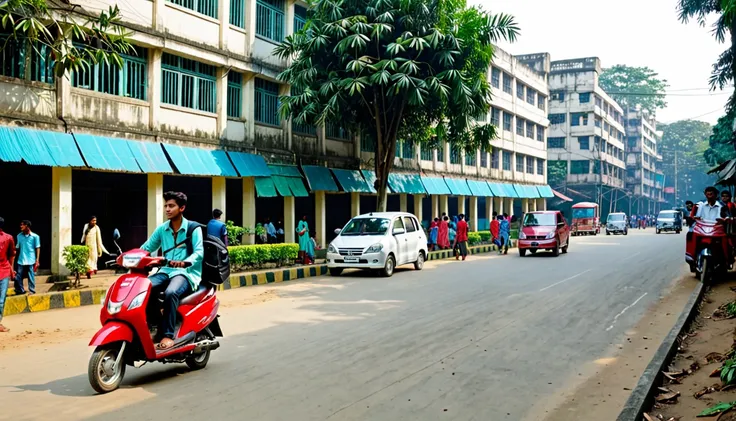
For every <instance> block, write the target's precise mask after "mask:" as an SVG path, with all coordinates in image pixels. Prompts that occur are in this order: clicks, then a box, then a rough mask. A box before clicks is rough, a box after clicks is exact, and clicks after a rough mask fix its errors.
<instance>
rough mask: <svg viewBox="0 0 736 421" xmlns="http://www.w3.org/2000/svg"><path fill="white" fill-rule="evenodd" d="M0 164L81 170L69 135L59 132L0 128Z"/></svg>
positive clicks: (80, 164)
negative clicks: (22, 162)
mask: <svg viewBox="0 0 736 421" xmlns="http://www.w3.org/2000/svg"><path fill="white" fill-rule="evenodd" d="M0 161H5V162H21V161H24V162H25V163H27V164H29V165H46V166H50V167H84V166H85V165H84V160H82V157H81V155H79V151H78V150H77V145H76V144H75V143H74V138H73V137H72V135H70V134H67V133H61V132H50V131H43V130H31V129H26V128H22V127H6V126H3V127H0Z"/></svg>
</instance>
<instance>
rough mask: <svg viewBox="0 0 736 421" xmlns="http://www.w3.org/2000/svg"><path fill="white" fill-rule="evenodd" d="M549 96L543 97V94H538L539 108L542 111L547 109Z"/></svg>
mask: <svg viewBox="0 0 736 421" xmlns="http://www.w3.org/2000/svg"><path fill="white" fill-rule="evenodd" d="M546 103H547V98H545V97H543V96H542V95H541V94H537V108H539V109H540V110H542V111H546V109H547V104H546Z"/></svg>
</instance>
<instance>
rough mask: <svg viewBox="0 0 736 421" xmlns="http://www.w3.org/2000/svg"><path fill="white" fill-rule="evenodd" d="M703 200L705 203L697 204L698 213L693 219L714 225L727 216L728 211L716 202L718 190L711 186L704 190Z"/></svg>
mask: <svg viewBox="0 0 736 421" xmlns="http://www.w3.org/2000/svg"><path fill="white" fill-rule="evenodd" d="M705 199H706V200H705V201H702V202H700V203H698V211H697V213H696V214H695V219H697V220H701V221H704V222H710V223H715V222H718V220H720V219H724V218H727V217H728V216H729V215H728V211H727V210H726V209H725V208H724V207H723V204H722V203H721V202H720V201H719V200H718V189H716V188H715V187H713V186H711V187H708V188H706V189H705Z"/></svg>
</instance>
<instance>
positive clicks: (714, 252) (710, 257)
mask: <svg viewBox="0 0 736 421" xmlns="http://www.w3.org/2000/svg"><path fill="white" fill-rule="evenodd" d="M725 224H726V221H725V220H724V221H719V222H716V223H712V222H705V221H701V220H696V221H695V224H694V226H693V229H692V231H690V232H688V233H687V236H686V245H685V262H687V264H688V265H690V271H691V272H693V273H695V276H697V277H698V278H700V281H701V282H703V283H704V284H708V283H711V282H712V281H713V279H714V278H715V277H716V276H718V275H722V274H724V273H726V272H727V271H728V270H729V267H730V265H731V263H732V262H733V253H732V251H731V246H730V244H729V240H728V234H727V232H726V225H725Z"/></svg>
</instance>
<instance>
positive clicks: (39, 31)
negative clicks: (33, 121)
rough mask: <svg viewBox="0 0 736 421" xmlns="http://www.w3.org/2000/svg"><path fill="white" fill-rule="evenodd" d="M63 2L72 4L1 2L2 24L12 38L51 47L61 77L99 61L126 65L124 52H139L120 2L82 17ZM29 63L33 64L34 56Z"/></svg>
mask: <svg viewBox="0 0 736 421" xmlns="http://www.w3.org/2000/svg"><path fill="white" fill-rule="evenodd" d="M63 3H67V4H68V2H54V4H53V6H51V7H50V6H49V5H48V4H47V1H46V0H9V1H8V2H6V3H4V4H2V5H1V6H0V24H1V25H2V27H3V29H5V30H6V31H8V30H9V31H10V33H11V34H10V37H9V38H10V39H14V40H18V41H22V42H25V43H26V45H28V46H29V47H30V48H34V49H36V50H38V49H39V47H40V46H46V47H47V48H50V49H51V52H52V57H53V59H54V74H56V76H58V77H62V76H63V75H64V73H65V72H66V71H81V70H85V69H89V67H90V66H91V65H93V64H97V63H104V64H110V63H112V64H114V65H116V66H118V67H122V65H123V59H122V58H121V57H120V54H129V55H133V54H135V50H134V49H133V46H132V45H131V44H130V43H129V42H128V35H129V34H128V33H127V32H126V31H125V30H124V28H123V27H122V26H121V25H120V9H119V8H118V7H117V6H111V7H110V8H108V10H102V11H101V12H100V14H99V15H98V16H96V17H94V18H84V19H83V20H79V18H80V16H82V15H79V14H75V13H73V6H67V5H64V4H63ZM29 57H30V55H29ZM26 66H30V59H29V60H27V61H26ZM25 74H26V75H30V72H28V71H27V72H25Z"/></svg>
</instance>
